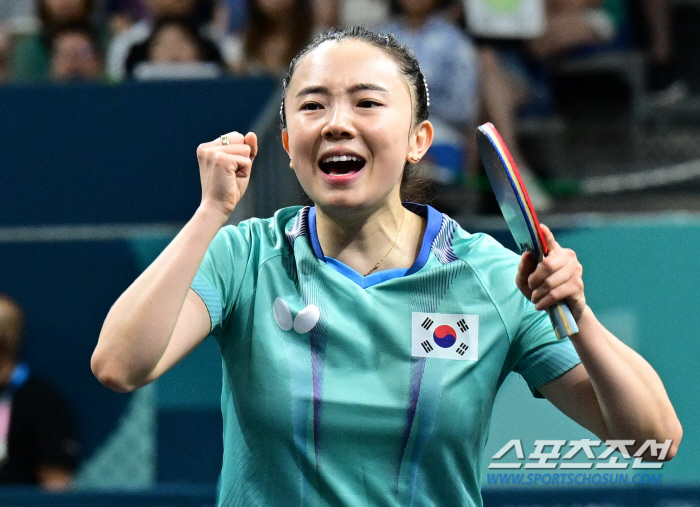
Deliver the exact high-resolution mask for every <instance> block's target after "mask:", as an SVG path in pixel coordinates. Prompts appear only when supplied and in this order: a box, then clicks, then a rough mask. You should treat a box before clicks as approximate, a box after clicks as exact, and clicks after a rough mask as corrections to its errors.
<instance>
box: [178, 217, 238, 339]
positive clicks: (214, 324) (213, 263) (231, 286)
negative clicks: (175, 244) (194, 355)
mask: <svg viewBox="0 0 700 507" xmlns="http://www.w3.org/2000/svg"><path fill="white" fill-rule="evenodd" d="M250 254H251V239H250V235H249V228H248V226H247V223H246V222H241V224H239V225H238V226H226V227H224V228H222V229H221V230H220V231H219V232H218V233H217V234H216V236H215V237H214V240H213V241H212V242H211V244H210V245H209V248H208V249H207V252H206V254H205V255H204V259H203V260H202V263H201V264H200V266H199V269H198V270H197V274H196V275H195V277H194V281H193V282H192V286H191V288H192V290H194V291H195V292H196V293H197V294H198V295H199V297H200V298H202V301H204V304H205V305H206V306H207V310H208V311H209V318H210V320H211V330H210V334H212V335H217V334H218V333H219V332H220V331H221V328H222V325H223V322H224V320H225V319H226V317H227V316H228V315H229V314H230V313H231V312H232V311H233V309H234V307H235V305H236V300H237V299H238V297H239V295H240V290H241V286H242V284H243V280H244V278H245V276H246V273H247V272H248V267H249V266H248V265H249V261H250Z"/></svg>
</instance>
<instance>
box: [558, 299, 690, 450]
mask: <svg viewBox="0 0 700 507" xmlns="http://www.w3.org/2000/svg"><path fill="white" fill-rule="evenodd" d="M578 324H579V330H580V331H579V333H578V334H576V335H574V336H572V337H571V341H572V343H573V344H574V347H576V350H577V352H578V354H579V357H580V358H581V361H582V363H583V365H584V366H585V368H586V371H587V372H588V375H589V377H590V379H591V384H592V386H593V389H594V390H595V393H596V396H597V399H598V403H599V405H600V410H601V414H602V417H603V420H604V423H605V427H606V430H607V432H608V435H607V437H608V438H613V439H633V440H635V441H636V442H637V444H641V443H643V442H644V441H645V440H648V439H653V440H657V441H659V442H662V441H665V440H667V439H672V440H673V445H672V447H671V451H672V452H671V453H669V454H671V455H672V454H675V449H676V447H677V446H678V442H679V441H680V438H681V435H682V430H681V427H680V423H679V422H678V419H677V417H676V414H675V411H674V409H673V406H672V405H671V402H670V400H669V399H668V395H667V394H666V390H665V389H664V386H663V384H662V382H661V379H660V378H659V376H658V375H657V374H656V372H655V371H654V369H653V368H652V367H651V366H650V365H649V363H647V362H646V361H645V360H644V359H643V358H642V357H641V356H640V355H639V354H637V353H636V352H635V351H634V350H632V349H631V348H629V347H627V346H626V345H625V344H624V343H622V342H621V341H620V340H618V339H617V338H616V337H615V336H613V335H612V333H610V332H609V331H608V330H607V329H605V327H604V326H603V325H602V324H601V323H600V322H599V321H598V320H597V319H596V317H595V315H594V314H593V312H592V311H591V309H590V308H588V307H586V309H585V310H584V312H583V314H582V316H581V318H580V319H579V322H578Z"/></svg>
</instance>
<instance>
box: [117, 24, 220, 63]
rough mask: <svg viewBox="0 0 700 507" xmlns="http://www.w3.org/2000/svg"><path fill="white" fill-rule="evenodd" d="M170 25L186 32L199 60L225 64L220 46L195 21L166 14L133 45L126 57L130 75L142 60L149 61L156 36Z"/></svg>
mask: <svg viewBox="0 0 700 507" xmlns="http://www.w3.org/2000/svg"><path fill="white" fill-rule="evenodd" d="M169 27H177V28H179V29H180V30H182V31H183V33H185V34H186V36H187V38H188V39H189V40H190V42H192V43H193V44H194V45H195V46H196V48H197V53H198V55H197V57H198V61H201V62H213V63H217V64H219V65H223V58H222V56H221V52H220V51H219V48H218V47H217V46H216V44H214V42H212V41H211V40H210V39H208V38H206V37H205V36H203V35H202V34H201V33H200V32H199V30H197V26H196V25H195V23H194V21H192V20H189V19H184V18H179V17H174V16H165V17H162V18H160V19H159V20H158V21H156V23H155V25H154V26H153V30H152V31H151V34H150V35H149V36H148V38H147V39H146V40H145V41H143V42H142V43H140V44H136V45H134V46H132V48H131V49H130V50H129V53H128V55H127V57H126V63H125V65H124V66H125V68H126V72H127V75H128V76H130V77H131V76H133V72H134V69H135V68H136V66H137V65H138V64H139V63H141V62H147V61H149V57H150V55H149V53H150V50H151V47H152V46H153V43H154V42H155V40H156V37H158V35H159V34H160V32H161V31H163V30H165V29H166V28H169Z"/></svg>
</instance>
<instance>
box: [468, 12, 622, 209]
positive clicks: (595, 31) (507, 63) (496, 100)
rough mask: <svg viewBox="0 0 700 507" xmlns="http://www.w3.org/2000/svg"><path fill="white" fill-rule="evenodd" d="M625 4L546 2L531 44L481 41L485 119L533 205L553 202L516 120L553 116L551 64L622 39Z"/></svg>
mask: <svg viewBox="0 0 700 507" xmlns="http://www.w3.org/2000/svg"><path fill="white" fill-rule="evenodd" d="M626 23H627V12H626V9H625V0H547V3H546V23H545V27H546V28H545V31H544V33H543V34H541V35H540V36H538V37H537V38H535V39H533V40H529V41H512V40H511V41H505V42H503V41H494V40H482V41H480V49H479V61H480V65H481V87H482V90H483V95H482V100H483V108H484V114H485V117H486V118H488V120H489V121H491V122H493V123H494V125H496V127H497V128H498V130H499V132H500V134H501V136H502V137H503V140H504V142H505V143H506V145H507V146H508V147H509V149H510V151H511V154H512V155H513V158H514V159H515V162H516V164H517V165H518V168H519V170H520V173H521V175H522V177H523V179H524V180H525V184H526V186H527V188H528V193H529V194H530V198H531V199H532V202H533V204H534V206H535V208H537V209H538V210H540V211H548V210H549V209H551V207H552V205H553V200H552V198H551V196H550V195H549V194H548V192H547V191H546V189H545V188H544V186H543V185H542V183H541V182H540V179H539V178H538V176H537V175H536V174H535V172H534V171H533V170H532V168H531V167H530V165H529V164H528V162H527V160H526V159H525V157H524V156H523V154H522V151H521V148H520V143H519V141H518V138H517V133H516V129H517V123H518V121H519V117H520V116H522V115H523V114H525V115H529V116H532V115H535V116H548V115H551V114H552V113H553V104H552V101H551V90H550V83H549V74H550V67H549V65H550V63H551V62H552V61H553V60H554V59H556V58H558V57H561V56H563V55H565V54H570V53H571V52H572V51H577V50H592V49H600V48H602V47H607V46H609V45H612V44H614V43H615V42H616V41H617V40H618V38H622V37H623V36H624V32H625V27H626Z"/></svg>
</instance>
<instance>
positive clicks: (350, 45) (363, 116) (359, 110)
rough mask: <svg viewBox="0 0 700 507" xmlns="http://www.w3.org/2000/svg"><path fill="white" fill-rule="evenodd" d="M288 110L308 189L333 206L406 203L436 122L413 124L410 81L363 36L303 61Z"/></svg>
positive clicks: (328, 45)
mask: <svg viewBox="0 0 700 507" xmlns="http://www.w3.org/2000/svg"><path fill="white" fill-rule="evenodd" d="M285 113H286V118H287V129H286V131H285V132H283V136H282V137H283V141H284V144H285V149H287V152H288V153H289V155H290V158H291V159H292V162H293V164H294V170H295V171H296V174H297V177H298V178H299V181H300V183H301V186H302V187H303V188H304V190H305V191H306V193H307V194H308V195H309V197H310V198H311V199H312V200H313V201H314V202H315V203H316V204H317V205H318V206H319V207H321V208H325V209H327V210H329V211H330V210H331V209H340V210H343V209H344V210H350V209H372V208H377V207H381V206H383V205H384V204H385V203H392V202H395V203H400V197H399V191H400V183H401V176H402V173H403V168H404V164H405V162H406V160H407V157H412V156H418V157H420V156H422V154H423V153H424V150H427V146H424V145H425V144H426V143H425V137H426V134H425V132H424V130H425V129H430V126H429V124H428V125H427V126H426V125H425V124H423V125H420V126H416V125H414V122H413V107H412V95H411V90H410V88H409V84H408V81H407V79H406V78H405V77H404V76H403V75H402V74H401V72H400V71H399V68H398V66H397V64H396V62H395V61H394V60H393V59H392V58H391V57H390V56H389V55H388V54H387V53H385V52H384V51H383V50H381V49H379V48H377V47H375V46H372V45H371V44H368V43H366V42H364V41H360V40H355V39H349V40H344V41H342V42H335V41H328V42H325V43H323V44H321V45H320V46H319V47H318V48H316V49H314V50H313V51H312V52H311V53H309V54H308V55H306V56H305V57H304V58H302V59H301V60H300V61H299V63H298V64H297V67H296V70H295V72H294V75H293V76H292V79H291V82H290V83H289V88H288V90H287V97H286V101H285ZM425 123H426V124H427V122H425ZM421 132H422V133H421ZM430 132H432V131H430ZM429 137H430V138H432V136H429ZM427 144H428V145H429V144H430V141H429V140H428V142H427Z"/></svg>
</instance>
